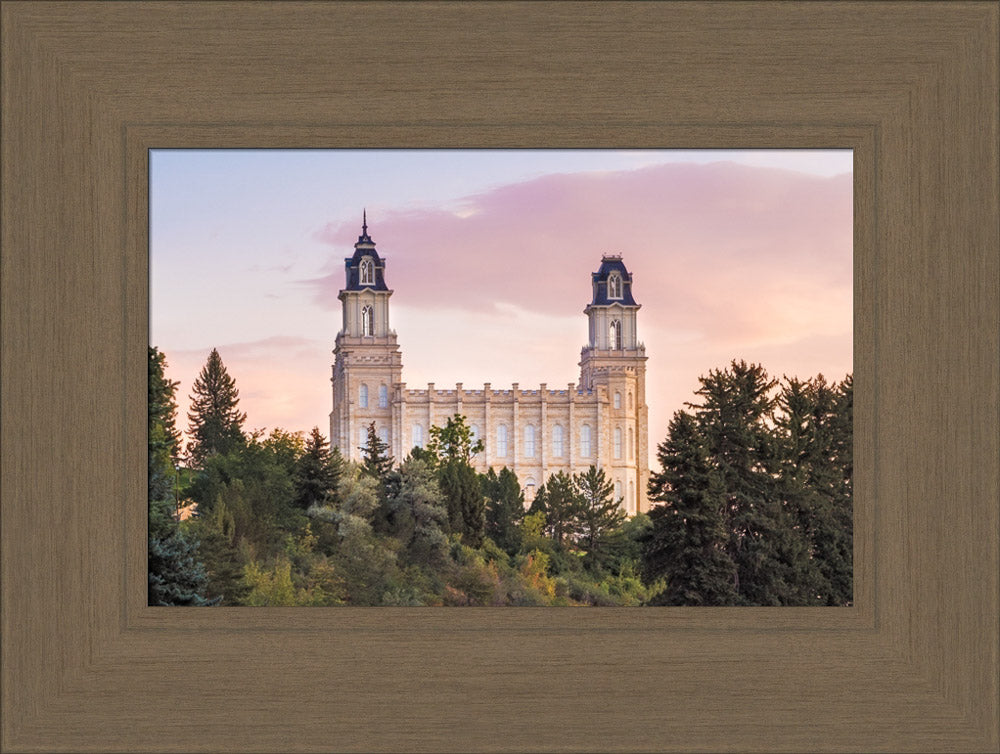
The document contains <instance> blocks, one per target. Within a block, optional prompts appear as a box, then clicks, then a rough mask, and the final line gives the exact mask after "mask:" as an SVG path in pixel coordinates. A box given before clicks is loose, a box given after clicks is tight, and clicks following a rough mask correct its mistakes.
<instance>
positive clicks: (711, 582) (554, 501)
mask: <svg viewBox="0 0 1000 754" xmlns="http://www.w3.org/2000/svg"><path fill="white" fill-rule="evenodd" d="M853 166H854V162H853V152H852V150H850V149H825V150H805V149H794V150H708V151H706V150H691V149H689V150H607V149H589V150H579V149H563V150H543V149H518V150H514V149H499V150H496V149H481V150H438V149H425V150H404V149H393V150H351V149H340V150H317V149H300V150H267V149H262V150H241V149H235V150H173V149H154V150H151V151H150V154H149V171H150V194H149V208H150V209H149V227H150V239H149V244H150V274H149V281H150V282H149V287H150V325H149V333H150V336H149V337H150V345H151V349H150V388H149V390H150V394H149V406H150V408H149V414H150V423H149V433H150V434H149V456H150V457H149V483H148V488H149V501H150V538H149V580H150V581H149V583H150V591H149V603H150V604H151V605H160V606H187V605H212V606H218V605H228V606H235V605H246V606H271V607H274V606H311V607H323V606H327V607H328V606H340V605H345V606H410V607H419V606H490V607H504V606H519V607H538V606H561V607H569V606H598V607H625V606H631V607H635V606H674V607H677V606H714V607H724V606H765V605H766V606H798V607H806V606H850V605H851V604H852V603H853V588H852V580H853V548H852V537H853V525H852V520H853V519H852V502H851V497H852V492H851V490H852V476H853V458H852V449H853V385H852V372H853V363H852V356H853V353H852V351H853V314H854V312H853V308H854V299H853V278H854V269H853V241H854V227H853V226H854V205H853V183H854V178H853ZM363 197H367V198H368V201H367V204H368V205H369V206H367V207H365V208H362V209H361V210H360V215H361V216H360V219H359V217H358V210H359V200H360V199H361V198H363Z"/></svg>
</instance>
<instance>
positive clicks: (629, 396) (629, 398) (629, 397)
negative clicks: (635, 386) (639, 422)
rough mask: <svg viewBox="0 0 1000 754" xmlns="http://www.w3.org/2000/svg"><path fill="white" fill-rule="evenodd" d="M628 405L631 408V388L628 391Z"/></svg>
mask: <svg viewBox="0 0 1000 754" xmlns="http://www.w3.org/2000/svg"><path fill="white" fill-rule="evenodd" d="M628 407H629V408H630V409H631V408H632V391H631V390H629V391H628Z"/></svg>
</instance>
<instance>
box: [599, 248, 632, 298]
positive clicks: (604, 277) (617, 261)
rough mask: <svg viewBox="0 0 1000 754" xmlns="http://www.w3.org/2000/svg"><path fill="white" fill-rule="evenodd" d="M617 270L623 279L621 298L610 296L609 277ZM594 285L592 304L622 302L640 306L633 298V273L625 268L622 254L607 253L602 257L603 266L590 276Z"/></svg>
mask: <svg viewBox="0 0 1000 754" xmlns="http://www.w3.org/2000/svg"><path fill="white" fill-rule="evenodd" d="M613 272H617V273H618V274H619V275H620V276H621V279H622V295H621V298H609V297H608V278H609V277H610V276H611V273H613ZM590 278H591V283H592V284H593V286H594V297H593V300H592V301H591V302H590V305H591V306H608V305H609V304H621V305H622V306H638V304H637V303H636V302H635V299H634V298H632V273H630V272H629V271H628V270H627V269H625V264H624V262H622V258H621V255H620V254H605V255H604V256H603V257H601V267H600V269H599V270H598V271H597V272H594V273H592V274H591V276H590Z"/></svg>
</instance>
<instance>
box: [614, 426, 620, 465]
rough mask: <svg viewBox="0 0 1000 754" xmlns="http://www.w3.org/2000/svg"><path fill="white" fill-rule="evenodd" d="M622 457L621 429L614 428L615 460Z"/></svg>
mask: <svg viewBox="0 0 1000 754" xmlns="http://www.w3.org/2000/svg"><path fill="white" fill-rule="evenodd" d="M621 457H622V428H621V427H615V458H621Z"/></svg>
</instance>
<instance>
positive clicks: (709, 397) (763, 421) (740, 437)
mask: <svg viewBox="0 0 1000 754" xmlns="http://www.w3.org/2000/svg"><path fill="white" fill-rule="evenodd" d="M701 382H702V387H701V389H699V390H698V391H697V395H700V396H701V397H702V403H701V404H700V405H696V404H688V405H689V406H690V407H692V408H695V409H696V419H697V421H698V425H699V428H700V430H701V433H702V434H703V436H704V437H705V439H706V443H707V446H708V450H709V453H710V454H711V455H712V456H713V457H714V460H715V462H716V463H717V464H718V466H719V469H720V471H721V472H722V482H723V485H724V488H725V491H726V496H727V511H726V520H727V524H728V528H729V531H730V542H729V547H728V549H729V552H730V556H731V557H732V558H733V560H734V561H735V562H736V566H737V588H738V590H739V592H740V594H741V595H742V597H743V599H744V600H745V601H746V602H747V603H748V604H751V605H782V604H786V605H787V604H803V595H802V589H801V571H802V569H803V568H805V567H806V566H805V565H804V561H806V560H807V559H808V551H807V549H806V546H805V543H804V542H803V541H802V537H801V536H800V535H799V534H798V533H796V532H795V530H794V529H793V526H794V521H793V520H792V518H791V516H790V515H789V512H788V511H786V510H785V509H784V507H783V506H782V503H781V500H780V492H779V490H778V484H777V481H776V472H777V459H776V453H775V450H776V449H775V446H774V437H773V434H772V431H771V429H770V427H769V422H771V421H772V419H773V411H774V407H775V401H776V399H775V398H774V396H773V395H772V391H773V388H774V387H775V385H776V384H777V381H776V380H773V379H771V378H770V377H768V375H767V372H766V371H765V370H764V368H763V367H761V366H759V365H757V364H747V363H746V362H743V361H739V362H737V361H734V362H732V364H731V365H730V367H729V369H726V370H712V371H710V372H709V374H708V376H707V377H703V378H701Z"/></svg>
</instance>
